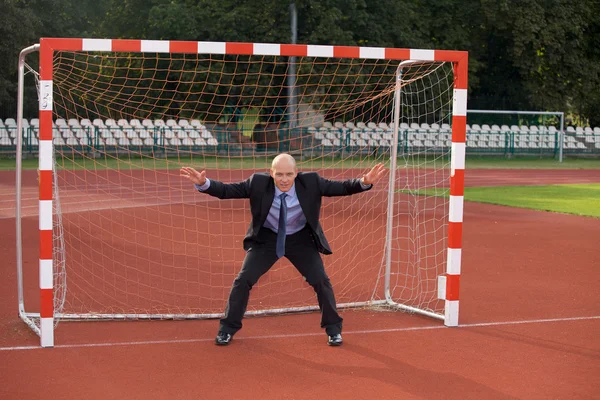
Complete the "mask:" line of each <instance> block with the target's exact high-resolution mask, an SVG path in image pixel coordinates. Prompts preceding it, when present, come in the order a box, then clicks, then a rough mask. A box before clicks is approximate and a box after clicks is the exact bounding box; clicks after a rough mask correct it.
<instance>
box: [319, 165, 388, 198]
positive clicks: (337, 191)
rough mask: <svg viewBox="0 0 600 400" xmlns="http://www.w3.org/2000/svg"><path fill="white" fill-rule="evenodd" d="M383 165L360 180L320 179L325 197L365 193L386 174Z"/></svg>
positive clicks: (376, 166) (372, 169)
mask: <svg viewBox="0 0 600 400" xmlns="http://www.w3.org/2000/svg"><path fill="white" fill-rule="evenodd" d="M385 171H386V169H385V167H384V165H383V164H381V163H380V164H377V165H375V166H374V167H373V168H371V170H370V171H369V172H367V173H366V174H365V175H363V177H362V178H360V179H348V180H346V181H330V180H329V179H325V178H320V182H319V186H320V188H321V194H322V195H323V196H328V197H330V196H348V195H351V194H355V193H360V192H364V191H365V190H369V189H371V188H372V187H373V185H374V184H375V183H377V182H378V181H379V180H380V179H381V178H382V177H383V175H384V174H385Z"/></svg>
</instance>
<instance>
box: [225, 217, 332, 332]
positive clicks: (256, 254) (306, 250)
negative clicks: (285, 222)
mask: <svg viewBox="0 0 600 400" xmlns="http://www.w3.org/2000/svg"><path fill="white" fill-rule="evenodd" d="M276 242H277V234H276V233H275V232H273V231H271V230H270V229H267V228H262V229H261V230H260V232H259V235H258V237H257V240H255V241H254V242H253V243H252V245H251V247H250V248H249V249H248V251H247V252H246V257H245V258H244V262H243V264H242V269H241V271H240V273H239V275H238V276H237V278H236V279H235V280H234V281H233V286H232V288H231V292H230V293H229V300H228V301H227V306H226V308H225V316H224V317H223V318H222V319H221V324H220V328H219V330H220V331H223V332H226V333H229V334H231V335H234V334H235V333H236V332H237V331H238V330H240V329H241V328H242V318H243V317H244V313H245V312H246V307H247V306H248V300H249V298H250V290H251V289H252V286H254V284H255V283H256V282H258V280H259V278H260V277H261V276H262V275H264V274H265V273H266V272H267V271H269V269H271V267H272V266H273V264H275V262H276V261H277V255H276V254H275V245H276ZM285 257H286V258H287V259H288V260H290V262H291V263H292V264H293V265H294V267H296V269H297V270H298V272H300V274H302V276H303V277H304V278H305V280H306V281H307V282H308V284H309V285H311V286H312V287H313V289H314V290H315V293H316V294H317V301H318V303H319V309H320V310H321V328H325V331H326V332H327V334H328V335H336V334H338V333H341V332H342V317H340V315H339V314H338V312H337V309H336V303H335V296H334V294H333V288H332V286H331V282H330V281H329V277H328V276H327V274H326V273H325V268H324V267H323V260H322V259H321V255H320V254H319V252H318V250H317V246H316V243H315V241H314V239H313V237H312V234H311V232H310V228H308V227H305V228H304V229H302V230H301V231H299V232H296V233H294V234H291V235H288V236H286V243H285Z"/></svg>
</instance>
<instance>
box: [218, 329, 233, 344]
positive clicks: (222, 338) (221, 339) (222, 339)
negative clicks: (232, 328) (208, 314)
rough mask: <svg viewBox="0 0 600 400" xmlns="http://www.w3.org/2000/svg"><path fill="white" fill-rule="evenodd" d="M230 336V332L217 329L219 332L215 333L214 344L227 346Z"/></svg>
mask: <svg viewBox="0 0 600 400" xmlns="http://www.w3.org/2000/svg"><path fill="white" fill-rule="evenodd" d="M232 338H233V336H231V334H229V333H227V332H223V331H219V333H217V337H216V338H215V344H216V345H217V346H227V345H228V344H229V343H231V339H232Z"/></svg>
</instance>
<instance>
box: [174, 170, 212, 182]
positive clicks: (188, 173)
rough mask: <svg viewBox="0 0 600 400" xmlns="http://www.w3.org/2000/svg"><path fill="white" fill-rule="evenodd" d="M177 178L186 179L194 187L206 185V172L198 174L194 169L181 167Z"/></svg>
mask: <svg viewBox="0 0 600 400" xmlns="http://www.w3.org/2000/svg"><path fill="white" fill-rule="evenodd" d="M179 176H183V177H184V178H188V179H189V180H190V181H191V182H192V183H194V184H196V185H200V186H202V185H204V184H205V183H206V171H204V170H203V171H202V172H198V171H196V170H195V169H194V168H190V167H182V168H181V169H180V170H179Z"/></svg>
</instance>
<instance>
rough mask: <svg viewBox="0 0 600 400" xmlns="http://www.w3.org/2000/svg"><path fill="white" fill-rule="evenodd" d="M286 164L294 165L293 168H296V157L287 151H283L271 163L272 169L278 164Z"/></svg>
mask: <svg viewBox="0 0 600 400" xmlns="http://www.w3.org/2000/svg"><path fill="white" fill-rule="evenodd" d="M284 164H289V165H291V166H292V168H294V169H295V168H296V160H294V157H292V156H291V155H289V154H287V153H281V154H279V155H277V156H276V157H275V158H274V159H273V162H272V163H271V169H275V168H277V166H279V165H284Z"/></svg>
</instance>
